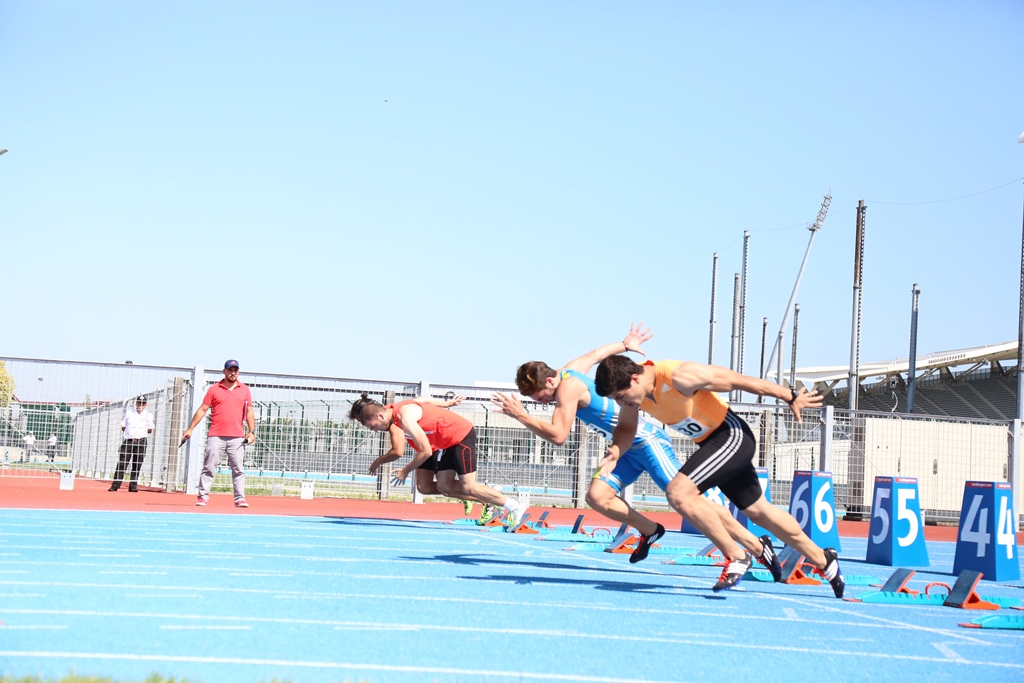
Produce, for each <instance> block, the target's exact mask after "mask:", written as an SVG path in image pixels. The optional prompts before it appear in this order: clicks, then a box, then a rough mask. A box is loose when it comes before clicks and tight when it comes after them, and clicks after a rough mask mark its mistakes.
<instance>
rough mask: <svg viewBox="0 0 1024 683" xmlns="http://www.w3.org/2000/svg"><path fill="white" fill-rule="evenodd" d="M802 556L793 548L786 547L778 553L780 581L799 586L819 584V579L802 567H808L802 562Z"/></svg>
mask: <svg viewBox="0 0 1024 683" xmlns="http://www.w3.org/2000/svg"><path fill="white" fill-rule="evenodd" d="M804 559H805V558H804V556H803V555H801V554H800V553H799V552H797V551H796V550H795V549H793V548H790V547H788V546H787V547H786V549H785V550H783V551H782V552H781V553H779V564H780V565H782V581H781V582H780V583H788V584H793V585H799V586H820V585H821V581H819V580H818V579H816V578H814V577H813V576H811V575H810V574H807V573H806V572H804V570H803V568H804V567H810V565H809V564H807V563H806V562H804Z"/></svg>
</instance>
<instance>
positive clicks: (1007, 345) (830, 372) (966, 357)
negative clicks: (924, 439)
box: [770, 341, 1017, 386]
mask: <svg viewBox="0 0 1024 683" xmlns="http://www.w3.org/2000/svg"><path fill="white" fill-rule="evenodd" d="M1004 360H1012V361H1014V364H1016V361H1017V342H1015V341H1012V342H1003V343H1002V344H989V345H987V346H975V347H974V348H970V349H956V350H954V351H940V352H938V353H929V354H925V355H920V356H918V357H917V359H916V362H915V364H914V369H915V371H916V374H918V375H920V373H922V372H926V374H927V371H929V370H930V371H935V370H940V369H942V368H951V367H957V366H961V365H972V366H974V367H972V368H971V370H974V369H975V368H976V367H980V366H982V365H985V364H986V363H998V362H999V361H1004ZM858 370H859V376H860V381H861V382H863V381H864V380H866V379H870V378H872V377H889V376H892V375H899V374H905V373H907V372H909V371H910V358H896V359H894V360H889V361H878V362H873V363H861V364H860V367H859V369H858ZM971 370H968V371H967V372H970V371H971ZM770 376H771V377H774V373H772V374H771V375H770ZM788 377H789V370H786V371H784V374H783V378H784V379H785V378H788ZM849 377H850V366H849V365H831V366H826V367H813V368H797V370H796V380H797V383H798V384H803V385H804V386H813V385H817V384H830V385H833V386H834V385H835V384H836V383H838V382H840V381H843V380H846V379H849Z"/></svg>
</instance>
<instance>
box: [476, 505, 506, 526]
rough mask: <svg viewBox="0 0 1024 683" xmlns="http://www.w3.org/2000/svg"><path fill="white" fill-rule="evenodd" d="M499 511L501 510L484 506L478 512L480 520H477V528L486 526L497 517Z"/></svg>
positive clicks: (491, 506)
mask: <svg viewBox="0 0 1024 683" xmlns="http://www.w3.org/2000/svg"><path fill="white" fill-rule="evenodd" d="M499 510H501V508H496V507H494V506H493V505H486V504H485V505H484V509H483V510H481V511H480V519H478V520H477V521H476V523H477V524H478V525H479V526H484V525H486V524H487V523H488V522H490V521H491V520H492V519H494V518H495V517H496V516H497V514H498V511H499Z"/></svg>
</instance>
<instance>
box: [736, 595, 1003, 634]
mask: <svg viewBox="0 0 1024 683" xmlns="http://www.w3.org/2000/svg"><path fill="white" fill-rule="evenodd" d="M761 595H763V596H764V597H766V598H770V599H772V600H781V601H784V602H797V601H799V598H797V597H795V596H787V595H778V594H769V593H762V594H761ZM814 606H815V608H817V609H819V610H824V611H827V612H833V613H837V612H838V613H840V614H842V615H843V616H845V617H847V618H848V620H853V618H859V620H863V622H852V621H851V622H848V624H849V625H851V626H858V627H860V628H871V627H872V626H877V627H880V628H889V629H903V630H904V631H921V632H924V633H934V634H936V635H939V636H943V637H946V638H957V639H959V640H964V641H967V642H969V643H975V644H977V645H985V644H987V643H986V641H985V640H982V639H980V638H978V637H975V636H971V635H969V634H959V633H956V632H954V631H947V630H945V629H936V628H931V627H927V626H918V625H914V624H907V623H905V622H899V621H896V620H891V618H887V617H885V616H876V615H873V614H865V613H863V612H853V613H851V612H849V611H847V610H846V609H840V608H839V607H834V606H831V605H830V604H828V603H826V602H821V601H816V602H815V605H814ZM748 618H750V617H748ZM798 621H801V622H804V621H806V622H810V621H811V620H798ZM864 622H866V623H864ZM842 623H843V622H840V624H842Z"/></svg>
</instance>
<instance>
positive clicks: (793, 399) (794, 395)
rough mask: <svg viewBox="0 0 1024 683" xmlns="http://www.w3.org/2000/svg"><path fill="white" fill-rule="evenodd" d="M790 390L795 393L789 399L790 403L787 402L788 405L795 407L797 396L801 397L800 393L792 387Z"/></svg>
mask: <svg viewBox="0 0 1024 683" xmlns="http://www.w3.org/2000/svg"><path fill="white" fill-rule="evenodd" d="M789 390H790V391H791V392H792V393H793V395H792V396H791V397H790V398H789V400H788V401H786V403H788V404H789V405H793V401H795V400H796V398H797V396H799V395H800V392H799V391H797V390H796V389H794V388H793V387H790V388H789ZM783 400H785V399H783Z"/></svg>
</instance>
